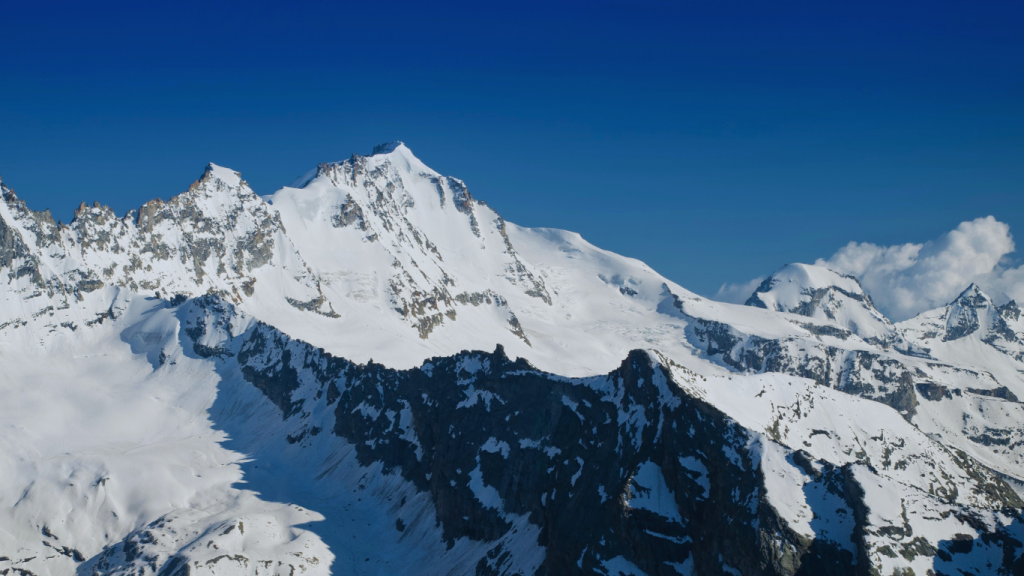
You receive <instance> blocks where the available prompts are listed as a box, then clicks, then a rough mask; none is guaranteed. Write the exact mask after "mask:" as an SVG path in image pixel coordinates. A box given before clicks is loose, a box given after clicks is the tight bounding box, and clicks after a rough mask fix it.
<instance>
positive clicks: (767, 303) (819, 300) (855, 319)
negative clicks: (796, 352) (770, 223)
mask: <svg viewBox="0 0 1024 576" xmlns="http://www.w3.org/2000/svg"><path fill="white" fill-rule="evenodd" d="M746 305H747V306H757V307H759V308H766V309H769V310H775V311H778V312H791V313H793V314H799V315H801V316H807V317H810V318H817V319H819V320H829V321H831V322H834V323H835V324H838V325H839V326H841V327H842V328H845V329H847V330H849V331H850V332H852V333H854V334H856V335H857V336H860V337H861V338H863V339H864V340H866V341H869V342H877V343H880V344H886V343H891V342H892V341H894V340H897V339H899V338H898V333H897V330H896V327H895V326H893V323H892V322H890V321H889V319H888V318H886V317H885V316H884V315H882V313H881V312H879V311H878V310H877V309H876V308H875V305H874V304H872V303H871V297H869V296H868V295H867V294H866V293H865V292H864V288H862V287H861V285H860V282H858V281H857V279H856V278H854V277H853V276H848V275H842V274H838V273H836V272H833V271H832V270H829V269H827V268H823V267H820V266H810V265H807V264H789V265H788V266H784V267H783V268H781V269H780V270H779V271H777V272H775V273H774V274H772V275H771V276H769V277H768V278H766V279H765V280H764V282H762V283H761V285H760V286H758V287H757V289H756V290H755V291H754V294H753V295H751V296H750V298H748V299H747V302H746Z"/></svg>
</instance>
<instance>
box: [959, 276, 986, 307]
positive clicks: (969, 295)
mask: <svg viewBox="0 0 1024 576" xmlns="http://www.w3.org/2000/svg"><path fill="white" fill-rule="evenodd" d="M959 301H964V302H971V303H972V305H974V306H977V305H978V304H983V303H991V301H992V299H991V298H989V297H988V294H985V292H984V291H983V290H982V289H981V286H978V285H977V284H975V283H974V282H971V285H970V286H968V287H967V288H966V289H964V291H963V292H961V293H960V295H959V296H957V297H956V299H954V300H953V302H952V303H955V302H959Z"/></svg>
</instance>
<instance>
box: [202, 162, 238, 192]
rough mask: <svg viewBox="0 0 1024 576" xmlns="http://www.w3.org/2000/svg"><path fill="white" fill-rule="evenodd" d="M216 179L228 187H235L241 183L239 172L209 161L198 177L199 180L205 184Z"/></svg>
mask: <svg viewBox="0 0 1024 576" xmlns="http://www.w3.org/2000/svg"><path fill="white" fill-rule="evenodd" d="M217 180H219V181H221V182H223V183H224V184H225V185H226V186H227V187H229V188H236V187H238V186H241V185H242V175H241V173H239V172H236V171H234V170H232V169H230V168H225V167H224V166H218V165H216V164H214V163H213V162H210V163H209V164H207V165H206V170H205V171H204V172H203V175H202V176H201V177H200V178H199V182H200V183H204V184H205V183H208V182H215V181H217Z"/></svg>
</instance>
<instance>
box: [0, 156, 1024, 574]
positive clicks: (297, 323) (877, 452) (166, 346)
mask: <svg viewBox="0 0 1024 576" xmlns="http://www.w3.org/2000/svg"><path fill="white" fill-rule="evenodd" d="M0 193H2V199H3V201H2V202H0V273H2V275H0V302H2V304H0V358H2V361H3V367H4V370H3V374H2V376H0V393H2V395H3V398H4V399H5V402H4V403H3V404H0V415H2V421H3V423H4V434H3V435H2V436H0V478H2V480H3V481H2V482H0V574H20V575H22V576H24V575H25V574H35V575H40V576H41V575H63V574H69V575H70V574H82V575H84V574H125V575H127V574H138V575H145V574H160V575H168V576H170V575H175V576H177V575H184V574H190V575H196V574H218V575H225V574H304V573H308V574H328V573H331V574H466V573H478V574H535V573H541V574H568V573H599V574H650V575H655V574H825V573H828V574H833V573H834V574H886V575H889V574H909V573H916V574H926V573H929V571H931V572H932V573H935V574H941V573H945V574H954V573H957V570H973V571H974V572H968V573H978V574H980V573H992V574H996V573H1017V572H1016V571H1019V570H1022V569H1024V559H1022V558H1021V554H1022V553H1024V545H1022V544H1021V542H1024V526H1022V523H1021V509H1022V507H1024V500H1022V490H1024V450H1022V448H1021V446H1022V445H1024V410H1022V405H1021V404H1020V403H1019V402H1018V400H1017V399H1018V398H1020V397H1022V396H1024V320H1022V319H1021V318H1020V310H1019V308H1018V307H1017V305H1016V304H1015V303H1012V302H1011V303H1007V304H1005V305H1001V306H997V305H995V304H994V303H993V302H992V301H991V299H989V298H988V297H987V296H985V295H984V293H982V292H981V291H980V290H979V289H978V288H977V287H974V286H972V287H970V288H968V289H967V290H966V291H965V292H964V294H962V295H961V296H960V297H959V298H957V299H956V300H955V301H954V302H952V303H950V304H949V305H948V306H946V307H944V308H942V309H939V310H934V311H931V312H927V313H924V314H922V315H920V316H918V317H916V318H913V319H911V320H908V321H906V322H902V323H898V324H894V323H892V322H890V321H889V320H888V319H887V318H885V317H884V316H883V315H882V314H881V313H880V312H879V311H878V310H877V309H875V307H874V306H873V304H872V303H871V299H870V297H869V296H868V295H867V294H866V293H865V292H864V290H863V289H862V287H861V286H860V284H859V282H858V281H857V280H856V279H855V278H852V277H848V276H842V275H840V274H836V273H835V272H832V271H830V270H827V269H825V268H822V267H818V266H808V265H802V264H793V265H789V266H786V267H784V268H782V269H781V270H779V271H778V272H776V273H775V274H773V275H772V276H771V277H770V278H769V279H767V280H766V281H765V282H764V283H763V284H762V285H761V286H760V287H759V288H758V289H757V290H756V292H755V293H754V294H752V295H751V297H750V299H749V300H748V302H747V306H738V305H732V304H724V303H720V302H715V301H710V300H707V299H705V298H702V297H699V296H697V295H695V294H693V293H691V292H689V291H687V290H685V289H684V288H682V287H681V286H679V285H677V284H675V283H673V282H671V281H669V280H667V279H665V278H663V277H662V276H660V275H659V274H657V273H656V272H655V271H653V270H651V269H650V268H649V267H648V266H646V265H645V264H643V263H642V262H639V261H636V260H632V259H629V258H624V257H621V256H618V255H616V254H613V253H610V252H607V251H604V250H601V249H599V248H596V247H594V246H592V245H591V244H589V243H587V242H586V241H585V240H583V239H582V238H581V237H580V236H579V235H577V234H573V233H570V232H564V231H560V230H550V229H529V228H521V227H518V226H516V225H514V224H511V223H508V222H505V221H504V220H503V219H502V218H501V216H499V215H498V214H497V213H496V212H495V211H494V210H493V209H491V208H490V207H488V206H487V205H486V204H485V203H483V202H481V201H479V200H477V199H475V198H473V196H472V195H471V194H470V193H469V190H468V188H467V186H466V184H465V183H464V182H462V181H461V180H458V179H456V178H452V177H448V176H442V175H440V174H438V173H437V172H435V171H433V170H431V169H430V168H428V167H427V166H425V165H424V164H423V163H422V162H420V161H419V160H418V159H417V158H416V157H415V156H414V155H413V154H412V153H411V151H409V149H408V148H407V147H405V146H404V145H402V144H400V143H392V144H387V145H383V146H378V147H377V148H376V149H375V150H374V152H373V153H372V154H371V155H368V156H353V157H352V158H351V159H349V160H346V161H344V162H338V163H332V164H322V165H320V166H319V167H318V168H317V169H316V170H315V171H313V172H311V173H310V174H309V175H308V176H307V177H305V178H303V179H302V180H301V181H300V183H299V184H298V186H297V187H287V188H283V189H281V190H279V191H278V192H276V193H274V194H272V195H270V196H265V197H260V196H257V195H256V194H255V193H254V192H253V191H252V190H251V189H250V188H249V186H248V185H247V184H246V183H245V181H244V180H242V178H241V177H240V175H239V174H237V173H235V172H232V171H231V170H228V169H225V168H221V167H218V166H214V165H211V166H210V167H208V168H207V170H206V171H205V173H204V174H203V176H202V177H201V178H200V179H199V180H198V181H197V182H196V183H195V184H193V185H192V186H191V187H190V188H189V189H188V190H187V191H186V192H184V193H182V194H180V195H178V196H176V197H174V198H172V199H170V200H168V201H166V202H163V201H160V200H154V201H151V202H148V203H146V204H145V205H143V206H142V207H141V208H140V209H138V210H136V211H132V212H130V213H128V214H127V215H125V216H124V217H118V216H117V215H115V214H114V213H113V212H112V211H111V210H110V209H109V208H105V207H102V206H97V205H94V206H92V207H88V206H85V205H83V206H82V207H80V208H79V209H78V210H77V211H76V213H75V218H74V220H73V221H72V222H71V223H70V224H61V223H58V222H55V221H54V219H53V218H52V217H51V216H50V215H49V214H48V213H46V212H35V211H33V210H31V209H30V208H28V206H27V205H26V203H25V202H23V201H22V199H20V198H19V197H18V196H17V195H16V194H15V193H14V192H13V191H12V190H11V189H9V188H8V187H6V186H5V185H3V184H0ZM910 571H912V572H910ZM1000 571H1002V572H1000Z"/></svg>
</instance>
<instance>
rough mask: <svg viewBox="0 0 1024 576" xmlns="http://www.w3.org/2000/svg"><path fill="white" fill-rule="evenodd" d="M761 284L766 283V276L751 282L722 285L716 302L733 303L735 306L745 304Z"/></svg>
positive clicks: (716, 295) (716, 296)
mask: <svg viewBox="0 0 1024 576" xmlns="http://www.w3.org/2000/svg"><path fill="white" fill-rule="evenodd" d="M761 282H764V276H760V277H758V278H754V279H753V280H751V281H750V282H741V283H739V284H722V286H721V287H720V288H719V289H718V292H716V293H715V300H718V301H719V302H732V303H733V304H743V303H744V302H746V301H747V299H748V298H750V295H751V294H753V293H754V290H755V289H756V288H757V287H758V286H760V284H761Z"/></svg>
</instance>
